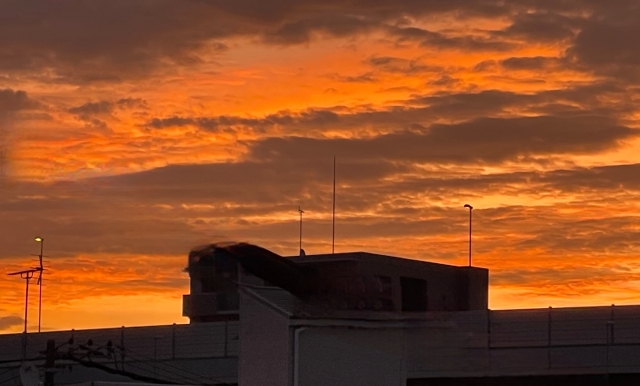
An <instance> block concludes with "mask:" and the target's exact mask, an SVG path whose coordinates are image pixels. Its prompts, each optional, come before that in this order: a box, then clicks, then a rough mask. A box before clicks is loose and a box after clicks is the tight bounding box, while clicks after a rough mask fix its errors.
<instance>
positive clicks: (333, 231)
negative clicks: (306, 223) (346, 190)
mask: <svg viewBox="0 0 640 386" xmlns="http://www.w3.org/2000/svg"><path fill="white" fill-rule="evenodd" d="M332 209H333V211H332V215H331V254H333V253H335V250H336V249H335V248H336V156H335V155H334V156H333V208H332Z"/></svg>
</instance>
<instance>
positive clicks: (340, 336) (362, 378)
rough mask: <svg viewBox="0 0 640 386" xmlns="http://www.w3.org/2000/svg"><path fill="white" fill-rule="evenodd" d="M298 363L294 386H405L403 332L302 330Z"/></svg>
mask: <svg viewBox="0 0 640 386" xmlns="http://www.w3.org/2000/svg"><path fill="white" fill-rule="evenodd" d="M300 331H301V332H300V333H299V335H298V337H299V343H298V345H297V346H298V350H297V352H296V353H295V354H296V357H295V359H294V362H295V365H296V367H297V369H296V370H297V377H296V378H297V379H296V380H297V383H294V386H326V385H335V386H401V385H404V379H402V377H401V376H400V375H401V374H402V362H401V357H400V355H399V353H400V351H401V347H400V346H401V344H400V340H399V339H398V338H399V334H398V333H399V331H397V330H396V331H392V330H389V331H378V332H377V333H376V339H374V340H372V339H370V338H371V334H370V332H369V331H367V330H353V329H347V328H332V327H320V328H312V329H302V328H301V330H300Z"/></svg>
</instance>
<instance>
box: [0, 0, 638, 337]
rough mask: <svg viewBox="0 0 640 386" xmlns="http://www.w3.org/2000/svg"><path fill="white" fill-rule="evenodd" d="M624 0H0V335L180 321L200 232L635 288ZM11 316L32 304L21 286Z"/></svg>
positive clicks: (630, 12)
mask: <svg viewBox="0 0 640 386" xmlns="http://www.w3.org/2000/svg"><path fill="white" fill-rule="evenodd" d="M639 36H640V1H638V0H610V1H603V0H512V1H503V0H482V1H468V0H340V1H338V0H304V1H302V0H271V1H264V0H127V1H114V0H60V1H50V0H29V1H25V0H0V149H1V151H2V153H1V154H2V156H1V157H0V158H1V159H2V166H1V168H0V194H1V201H0V267H2V272H1V273H2V275H1V276H0V277H1V278H0V333H8V332H17V331H21V330H22V323H23V320H22V317H23V312H24V308H23V307H24V281H21V280H19V279H18V278H16V277H12V276H7V275H6V273H9V272H12V271H15V270H19V269H23V268H28V267H29V266H33V265H34V264H35V261H32V259H34V258H35V257H34V256H31V255H32V254H37V253H38V252H39V248H40V246H39V244H38V243H37V242H35V241H34V236H41V237H43V238H44V239H45V244H44V249H45V255H47V256H48V257H47V258H46V261H47V263H46V264H47V266H48V267H49V271H47V273H46V276H45V278H46V280H45V287H44V300H43V329H45V330H51V329H71V328H77V329H79V328H89V327H107V326H122V325H125V326H133V325H146V324H169V323H174V322H176V323H185V322H187V321H188V320H187V319H186V318H182V316H181V313H182V305H181V302H182V294H185V293H188V276H187V274H185V273H184V272H182V269H183V268H184V267H185V265H186V261H187V254H188V252H189V250H190V249H191V248H192V247H194V246H196V245H200V244H204V243H209V242H215V241H222V240H236V241H246V242H250V243H254V244H257V245H260V246H262V247H265V248H268V249H271V250H273V251H275V252H277V253H280V254H283V255H293V254H296V253H297V249H298V212H297V208H298V206H299V205H300V206H301V207H302V208H303V210H304V211H305V215H304V216H305V217H304V240H303V243H304V245H303V247H304V249H305V250H306V252H307V254H314V253H327V252H330V251H331V198H332V172H333V157H334V156H335V157H336V158H337V203H336V208H337V222H336V251H337V252H348V251H367V252H376V253H384V254H391V255H397V256H403V257H410V258H415V259H425V260H429V261H436V262H443V263H447V264H455V265H464V264H466V262H467V246H468V245H467V237H468V234H467V232H468V219H469V217H468V215H469V212H468V210H466V209H464V208H463V205H464V204H466V203H469V204H471V205H473V206H474V208H475V209H474V211H473V215H474V217H473V221H474V222H473V223H474V257H473V261H474V265H477V266H482V267H486V268H488V269H490V272H491V275H490V284H491V287H490V307H491V308H493V309H500V308H528V307H548V306H555V307H559V306H568V305H576V306H582V305H610V304H612V303H615V304H640V125H639V123H640V49H638V37H639ZM31 288H32V291H31V293H32V296H31V299H30V302H31V303H30V318H29V325H30V328H31V329H33V328H37V289H36V287H35V286H33V287H31Z"/></svg>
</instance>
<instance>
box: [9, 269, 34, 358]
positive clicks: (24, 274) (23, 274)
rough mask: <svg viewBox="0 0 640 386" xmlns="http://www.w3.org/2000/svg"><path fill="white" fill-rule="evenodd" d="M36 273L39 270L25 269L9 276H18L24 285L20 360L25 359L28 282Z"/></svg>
mask: <svg viewBox="0 0 640 386" xmlns="http://www.w3.org/2000/svg"><path fill="white" fill-rule="evenodd" d="M36 272H40V268H31V269H25V270H23V271H18V272H12V273H10V274H9V276H17V275H20V279H23V280H24V281H25V283H26V289H25V295H24V331H23V336H22V360H25V359H26V357H27V317H28V315H29V281H30V280H31V279H32V278H33V275H35V273H36Z"/></svg>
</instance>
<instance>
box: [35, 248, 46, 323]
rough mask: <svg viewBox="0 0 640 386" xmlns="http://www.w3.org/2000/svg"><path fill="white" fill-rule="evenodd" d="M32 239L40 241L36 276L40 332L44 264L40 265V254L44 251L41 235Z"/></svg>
mask: <svg viewBox="0 0 640 386" xmlns="http://www.w3.org/2000/svg"><path fill="white" fill-rule="evenodd" d="M34 240H35V241H36V242H38V243H40V254H39V255H38V257H39V258H40V276H38V285H39V286H40V296H39V299H38V332H40V327H41V324H42V275H43V274H44V266H43V265H42V254H43V252H44V239H43V238H42V237H36V238H35V239H34Z"/></svg>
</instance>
